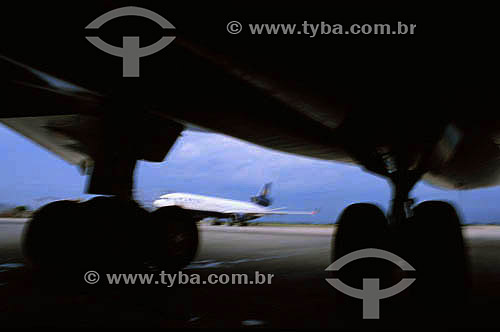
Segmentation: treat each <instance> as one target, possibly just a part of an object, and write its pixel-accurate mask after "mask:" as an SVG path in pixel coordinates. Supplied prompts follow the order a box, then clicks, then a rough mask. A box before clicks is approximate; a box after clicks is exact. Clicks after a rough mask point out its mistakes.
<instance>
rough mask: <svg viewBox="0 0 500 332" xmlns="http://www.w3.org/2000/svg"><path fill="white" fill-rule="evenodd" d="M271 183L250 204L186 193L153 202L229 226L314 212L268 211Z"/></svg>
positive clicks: (252, 198) (158, 206)
mask: <svg viewBox="0 0 500 332" xmlns="http://www.w3.org/2000/svg"><path fill="white" fill-rule="evenodd" d="M270 189H271V183H266V184H265V185H264V186H263V187H262V189H261V190H260V192H259V193H258V195H257V196H253V197H251V202H243V201H237V200H232V199H226V198H219V197H210V196H202V195H195V194H186V193H172V194H166V195H162V196H160V198H159V199H158V200H156V201H154V202H153V206H154V207H156V208H162V207H165V206H178V207H181V208H183V209H185V210H189V211H190V212H192V214H193V216H194V217H195V218H197V219H199V220H201V219H203V218H208V217H214V218H228V219H230V220H231V221H230V223H229V224H230V225H232V224H234V223H239V224H241V225H244V224H246V222H247V221H248V220H252V219H257V218H260V217H262V216H265V215H272V214H276V215H287V214H295V215H306V214H309V215H313V214H316V213H317V210H315V211H283V209H284V208H277V209H270V208H268V206H270V205H271V203H272V200H271V199H270V198H269V193H270Z"/></svg>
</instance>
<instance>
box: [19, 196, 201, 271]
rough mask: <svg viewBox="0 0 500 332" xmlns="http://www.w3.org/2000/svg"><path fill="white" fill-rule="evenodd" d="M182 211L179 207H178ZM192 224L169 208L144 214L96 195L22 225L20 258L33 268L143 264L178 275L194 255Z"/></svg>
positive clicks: (48, 209)
mask: <svg viewBox="0 0 500 332" xmlns="http://www.w3.org/2000/svg"><path fill="white" fill-rule="evenodd" d="M179 210H181V209H179ZM197 247H198V231H197V228H196V224H195V222H194V220H191V219H189V218H188V217H187V215H186V214H185V213H184V212H183V211H177V210H175V211H174V210H173V209H170V208H163V209H159V210H157V211H155V212H153V213H151V214H150V213H148V212H147V211H146V210H144V209H143V208H141V207H140V206H139V205H138V204H137V203H136V202H135V201H132V200H121V199H118V198H115V197H96V198H93V199H91V200H89V201H86V202H83V203H77V202H72V201H57V202H52V203H50V204H47V205H46V206H44V207H42V208H40V209H39V210H38V211H36V212H35V214H34V215H33V218H32V219H31V220H30V221H29V222H28V223H27V224H26V226H25V229H24V233H23V237H22V248H23V254H24V256H25V258H26V260H27V262H28V264H29V265H31V266H32V267H33V268H34V269H35V270H38V271H48V272H51V273H54V272H56V271H63V270H64V271H78V272H82V271H89V270H96V271H110V272H118V273H124V272H126V271H129V270H133V271H138V270H143V269H145V268H146V266H148V265H149V266H151V265H153V266H155V267H161V268H162V269H164V270H169V271H174V270H175V271H177V270H179V269H181V268H183V267H184V266H186V265H187V264H188V263H189V262H190V261H191V260H192V259H193V258H194V255H195V254H196V249H197Z"/></svg>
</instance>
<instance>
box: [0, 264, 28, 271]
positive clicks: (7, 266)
mask: <svg viewBox="0 0 500 332" xmlns="http://www.w3.org/2000/svg"><path fill="white" fill-rule="evenodd" d="M23 266H24V264H22V263H5V264H0V272H6V271H9V270H12V269H17V268H20V267H23Z"/></svg>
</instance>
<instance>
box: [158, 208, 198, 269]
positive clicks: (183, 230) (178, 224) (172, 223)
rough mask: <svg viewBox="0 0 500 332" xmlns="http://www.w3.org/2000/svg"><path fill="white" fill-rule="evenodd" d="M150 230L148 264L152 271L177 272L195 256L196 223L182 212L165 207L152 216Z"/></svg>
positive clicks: (179, 209) (196, 243) (182, 210)
mask: <svg viewBox="0 0 500 332" xmlns="http://www.w3.org/2000/svg"><path fill="white" fill-rule="evenodd" d="M151 218H152V222H153V229H154V230H155V234H154V239H155V240H154V241H152V246H151V247H150V248H151V254H150V257H151V260H150V263H151V265H152V266H153V267H155V268H157V269H161V270H163V271H169V272H176V271H179V270H181V269H182V268H184V267H186V266H187V265H188V264H189V263H190V262H191V261H192V260H193V259H194V257H195V256H196V252H197V250H198V245H199V236H198V228H197V226H196V221H195V220H194V219H193V218H192V216H191V215H190V214H189V213H188V212H187V211H186V210H184V209H182V208H179V207H164V208H160V209H158V210H156V211H154V212H153V213H151Z"/></svg>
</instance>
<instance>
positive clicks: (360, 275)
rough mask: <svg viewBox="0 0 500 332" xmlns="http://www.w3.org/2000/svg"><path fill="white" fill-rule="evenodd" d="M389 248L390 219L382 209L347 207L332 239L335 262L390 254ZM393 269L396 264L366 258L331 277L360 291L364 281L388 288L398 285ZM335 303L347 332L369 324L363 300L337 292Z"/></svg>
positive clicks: (336, 316)
mask: <svg viewBox="0 0 500 332" xmlns="http://www.w3.org/2000/svg"><path fill="white" fill-rule="evenodd" d="M387 247H388V225H387V219H386V217H385V215H384V213H383V211H382V210H381V209H380V208H379V207H377V206H375V205H373V204H368V203H358V204H352V205H350V206H348V207H347V208H346V209H345V210H344V211H343V212H342V214H341V215H340V217H339V220H338V222H337V230H336V232H335V236H334V237H333V242H332V261H336V260H337V259H339V258H341V257H343V256H344V255H346V254H349V253H351V252H354V251H357V250H360V249H367V248H377V249H382V250H387ZM394 267H395V265H394V264H393V263H391V262H388V261H386V260H382V259H377V258H364V259H361V260H357V261H354V262H351V263H349V264H347V265H345V266H344V267H342V269H340V270H339V271H338V272H336V273H335V275H332V277H333V276H335V277H336V278H339V279H340V280H341V281H342V282H343V283H345V284H347V285H349V286H351V287H354V288H358V289H362V288H363V279H364V278H378V279H379V280H380V285H381V288H386V287H390V286H392V285H393V284H395V283H394V282H392V278H391V272H392V270H393V269H394ZM333 301H334V303H335V310H334V311H335V313H334V317H335V320H338V321H339V322H340V324H345V327H348V328H353V327H355V328H364V324H366V322H365V321H363V319H362V315H363V309H362V300H360V299H356V298H353V297H350V296H348V295H345V294H343V293H341V292H340V291H338V290H335V293H334V297H333ZM370 323H371V324H372V325H373V324H374V323H373V320H370ZM377 324H378V323H377ZM372 325H370V326H372ZM377 326H378V325H377Z"/></svg>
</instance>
